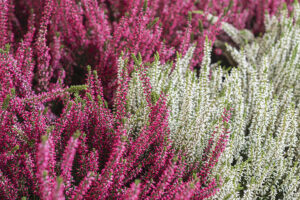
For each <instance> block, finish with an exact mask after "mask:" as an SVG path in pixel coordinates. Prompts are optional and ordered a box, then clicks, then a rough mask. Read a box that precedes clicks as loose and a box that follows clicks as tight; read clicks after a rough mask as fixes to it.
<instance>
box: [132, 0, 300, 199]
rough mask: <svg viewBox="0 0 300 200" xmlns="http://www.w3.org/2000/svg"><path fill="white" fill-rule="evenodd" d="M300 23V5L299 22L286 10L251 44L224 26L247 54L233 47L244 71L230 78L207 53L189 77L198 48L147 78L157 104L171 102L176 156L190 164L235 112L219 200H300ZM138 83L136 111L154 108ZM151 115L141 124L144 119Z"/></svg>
mask: <svg viewBox="0 0 300 200" xmlns="http://www.w3.org/2000/svg"><path fill="white" fill-rule="evenodd" d="M298 18H299V4H298V3H296V4H295V7H294V11H293V13H292V17H291V18H288V16H287V11H286V10H284V11H283V12H282V13H281V15H280V18H275V17H273V18H270V17H269V16H267V17H266V19H267V20H266V27H267V30H266V34H265V35H264V36H263V37H262V38H257V39H253V40H254V41H252V43H249V44H247V42H246V41H244V40H245V39H246V38H247V36H245V33H244V31H242V32H241V31H238V30H237V29H234V28H233V27H232V26H230V25H229V24H225V26H224V25H223V28H224V30H225V31H227V32H228V33H232V34H234V35H233V38H234V39H235V40H236V41H240V43H239V44H240V45H241V49H240V50H237V49H235V48H234V47H230V46H228V49H229V51H230V52H232V57H233V58H234V59H235V60H236V62H237V63H238V66H237V68H232V69H230V71H226V70H224V69H222V68H221V67H219V66H218V65H217V64H211V61H210V53H211V51H212V50H211V48H210V45H205V48H204V49H205V51H204V52H205V55H204V58H203V62H202V65H201V70H200V72H199V74H197V72H196V71H195V72H192V71H190V70H189V63H190V60H191V57H192V53H193V50H194V47H191V48H190V49H189V51H188V52H187V53H186V55H185V56H184V57H183V58H181V57H182V56H181V55H179V54H178V58H177V62H176V64H175V68H174V69H173V65H172V64H171V65H163V64H161V63H160V62H159V58H158V55H156V61H155V62H154V63H153V64H152V66H151V67H150V68H149V69H148V70H147V72H146V74H147V75H148V77H149V79H150V80H149V82H150V83H151V85H152V90H153V92H152V96H151V98H154V99H155V98H156V96H157V94H159V93H160V92H161V91H163V92H165V93H166V94H167V102H168V103H167V104H168V106H169V107H170V110H171V111H170V118H169V125H170V131H171V137H172V139H173V140H174V148H175V149H178V150H182V151H184V152H186V155H187V157H188V158H189V162H197V161H199V160H201V155H202V153H203V152H204V153H205V150H204V148H202V147H203V145H204V144H209V142H210V140H209V139H208V137H209V134H208V130H210V129H211V127H212V126H215V125H216V124H217V123H218V120H219V118H218V117H219V115H220V113H221V111H222V108H224V107H226V106H228V105H230V106H231V107H232V110H233V111H232V117H231V118H232V123H231V124H230V130H231V131H230V132H231V133H230V136H229V143H228V145H227V148H226V149H225V152H224V153H223V154H222V156H221V160H220V161H219V162H218V164H217V166H216V167H215V168H214V173H213V176H220V177H222V183H223V184H222V186H221V188H220V191H218V192H217V194H216V195H215V196H213V197H211V198H213V199H232V198H233V199H260V198H267V199H297V198H299V194H300V192H299V184H298V181H299V169H300V166H299V163H298V162H297V160H298V159H299V148H298V146H299V142H298V141H299V131H300V129H299V128H300V127H299V121H300V117H299V106H298V105H297V104H298V102H299V87H298V86H299V55H300V54H299V48H298V46H299V19H298ZM228 29H230V30H232V31H228ZM232 34H231V35H232ZM207 42H208V41H207ZM279 55H280V56H279ZM140 63H141V61H140V60H137V66H138V65H140ZM134 76H135V77H136V78H135V79H132V82H131V84H130V86H131V87H133V88H132V89H131V90H130V92H131V93H132V98H131V99H129V100H128V102H130V103H129V104H130V107H131V108H130V109H131V110H137V105H139V104H143V103H144V102H145V101H146V100H145V99H146V97H145V96H143V95H142V91H141V90H139V89H138V87H139V85H141V84H142V82H139V81H138V80H139V78H138V77H139V76H141V75H139V76H138V75H137V74H135V75H134ZM144 112H146V111H145V110H141V112H140V115H137V116H136V117H137V118H144V117H145V115H143V113H144ZM199 130H200V131H199ZM215 134H218V131H216V132H215Z"/></svg>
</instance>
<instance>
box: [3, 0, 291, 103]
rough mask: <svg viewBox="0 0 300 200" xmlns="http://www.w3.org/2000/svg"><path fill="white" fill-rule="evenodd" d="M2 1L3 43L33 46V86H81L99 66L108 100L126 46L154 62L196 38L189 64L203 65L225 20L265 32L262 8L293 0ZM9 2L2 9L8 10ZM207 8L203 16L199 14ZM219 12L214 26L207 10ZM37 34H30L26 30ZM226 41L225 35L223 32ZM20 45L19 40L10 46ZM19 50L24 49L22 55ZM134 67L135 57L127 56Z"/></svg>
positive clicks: (40, 88)
mask: <svg viewBox="0 0 300 200" xmlns="http://www.w3.org/2000/svg"><path fill="white" fill-rule="evenodd" d="M2 2H3V3H1V22H0V27H1V32H3V34H2V36H1V39H0V40H1V45H2V47H3V45H5V44H6V43H12V44H18V42H19V41H20V40H23V41H25V39H26V37H27V36H28V37H29V38H30V37H32V38H31V40H27V42H26V45H27V46H28V47H30V48H31V49H34V51H33V52H32V53H33V57H32V58H33V60H34V63H33V66H34V69H35V75H34V81H33V84H34V91H35V92H42V91H46V90H47V89H51V88H52V87H56V86H55V84H53V83H56V82H58V80H61V82H62V83H64V84H66V85H68V86H70V85H73V84H83V83H84V79H82V77H81V75H82V74H85V73H86V68H85V66H86V65H88V64H89V65H91V66H92V67H93V68H94V69H96V70H97V71H98V73H99V75H100V77H101V79H102V82H103V87H104V91H103V92H104V95H105V98H106V99H107V100H108V103H109V106H110V107H111V105H112V103H113V100H112V99H113V97H114V94H115V92H114V91H115V90H116V85H117V84H116V74H117V63H118V57H119V56H120V53H121V52H122V51H124V52H128V54H131V53H134V54H137V53H138V52H140V53H141V55H142V57H143V60H144V61H145V62H152V61H153V56H154V54H155V52H159V54H160V58H161V61H162V62H164V61H167V60H169V59H174V58H175V57H176V54H175V51H179V52H180V53H182V54H185V53H186V51H187V49H188V46H189V44H190V43H193V42H197V45H196V48H195V50H194V51H195V56H194V57H193V59H192V61H191V62H192V63H191V68H193V67H195V68H199V67H200V64H201V62H202V57H203V47H204V41H205V37H206V36H207V37H208V38H209V39H210V40H211V41H212V44H211V45H213V44H214V40H215V39H216V37H217V36H218V35H219V33H220V23H221V22H222V21H225V22H229V23H232V24H234V25H235V26H236V27H238V28H239V29H242V28H249V29H251V30H253V31H254V32H255V33H257V32H263V30H264V27H263V23H262V22H263V20H264V13H265V12H266V11H268V12H269V13H270V14H271V15H273V14H275V13H276V11H277V8H278V7H280V5H282V3H283V2H286V3H287V5H288V6H290V5H291V1H290V0H286V1H283V0H268V1H261V2H260V1H236V0H234V1H229V0H228V1H227V0H226V1H223V0H222V1H196V2H195V1H190V0H189V1H169V0H167V1H166V0H155V1H146V0H145V1H109V0H108V1H97V0H81V1H75V0H60V1H58V0H47V1H43V2H42V3H41V2H40V1H39V0H28V1H22V0H21V1H12V0H5V1H2ZM2 8H3V9H2ZM198 10H202V11H204V12H203V13H204V15H199V14H196V13H194V11H198ZM209 13H212V14H214V15H216V16H218V17H219V18H218V19H219V20H218V21H217V23H216V24H214V25H211V24H210V23H209V19H207V16H208V15H209ZM29 33H30V34H31V36H30V35H28V34H29ZM218 38H219V39H221V40H228V38H226V37H224V34H222V35H219V36H218ZM12 47H13V49H14V51H15V50H16V48H17V45H12ZM20 55H21V54H20ZM129 63H130V65H128V68H132V65H133V61H132V60H131V59H129Z"/></svg>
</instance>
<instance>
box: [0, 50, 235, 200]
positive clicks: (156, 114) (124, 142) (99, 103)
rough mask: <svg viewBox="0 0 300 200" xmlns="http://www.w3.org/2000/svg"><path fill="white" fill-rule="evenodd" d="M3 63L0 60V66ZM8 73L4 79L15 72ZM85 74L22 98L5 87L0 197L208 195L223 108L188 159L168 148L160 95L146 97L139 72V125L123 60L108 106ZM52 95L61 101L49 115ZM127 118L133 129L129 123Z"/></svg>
mask: <svg viewBox="0 0 300 200" xmlns="http://www.w3.org/2000/svg"><path fill="white" fill-rule="evenodd" d="M1 55H3V56H4V57H8V58H9V55H10V53H9V52H8V50H5V51H2V52H1ZM6 62H7V61H5V60H4V61H3V59H2V60H1V64H2V65H1V66H3V67H4V66H5V65H6V64H7V63H6ZM7 71H8V70H7ZM9 72H10V73H11V74H8V76H7V79H8V80H10V79H11V80H10V81H8V83H9V82H12V80H13V79H14V77H15V76H14V75H15V74H16V73H17V71H9ZM88 72H89V73H88V78H87V81H86V84H85V85H77V86H71V87H69V88H68V87H66V88H64V89H57V90H53V91H49V92H43V93H41V94H39V95H35V94H29V95H27V96H25V97H23V96H22V95H20V94H19V93H18V92H17V91H16V90H14V89H10V90H8V91H6V97H5V98H4V99H2V100H1V103H0V105H1V110H0V111H1V112H0V117H1V129H0V130H1V132H0V134H1V144H3V145H2V146H1V149H0V150H1V154H0V155H1V163H0V172H1V182H0V183H1V185H0V186H1V187H0V196H1V198H3V199H17V198H29V199H33V198H41V199H64V198H67V199H95V198H96V199H97V198H102V199H110V198H117V199H145V198H154V199H161V198H165V199H187V198H188V199H189V198H193V199H195V198H196V199H205V198H208V197H210V196H212V195H213V194H215V192H216V190H217V185H218V184H219V180H215V179H213V178H210V177H209V174H210V173H211V170H212V167H213V166H214V165H215V164H216V162H217V161H218V157H219V156H220V154H221V152H222V151H223V150H224V147H225V145H226V142H227V135H228V131H229V130H228V121H229V118H230V115H229V113H228V112H227V111H226V110H225V111H224V113H223V122H222V134H221V135H220V136H217V137H218V140H217V143H216V144H215V143H214V142H213V141H212V139H211V142H209V143H208V144H207V145H206V152H207V153H206V154H203V158H202V163H197V164H196V165H189V164H188V163H187V162H186V160H185V158H184V155H183V154H181V153H180V152H175V151H174V150H173V149H172V141H171V140H170V137H169V135H170V130H169V127H168V115H169V114H168V113H169V111H168V109H167V104H166V98H165V97H164V94H161V95H159V96H156V98H155V100H154V99H153V98H151V96H152V95H151V93H149V92H151V84H150V82H147V77H145V76H143V78H142V82H143V84H142V85H141V88H142V90H143V94H144V95H145V96H146V97H147V98H146V102H145V103H146V104H145V105H146V110H147V111H148V112H147V118H146V119H145V120H144V122H143V123H140V121H141V120H140V119H135V118H133V117H131V115H134V112H128V111H127V110H126V107H128V106H127V98H128V97H127V96H128V95H129V93H128V90H129V89H128V87H129V84H128V82H129V81H130V79H131V78H130V76H129V74H128V71H127V69H126V68H125V63H123V62H122V61H120V68H119V73H118V90H117V92H116V98H115V100H114V108H113V111H111V110H110V109H109V108H108V107H107V104H106V102H105V100H104V98H103V89H102V84H101V81H100V80H99V78H98V76H97V72H96V71H94V72H92V71H91V69H89V70H88ZM3 88H4V87H3ZM3 92H4V91H3ZM3 94H4V93H3ZM53 101H60V102H61V104H62V106H63V108H62V110H61V111H60V112H59V113H58V114H57V115H56V116H53V111H51V102H53ZM52 104H53V103H52ZM141 107H142V105H141ZM138 109H139V108H138ZM134 124H137V125H139V126H140V127H141V128H140V129H134V128H130V126H132V127H135V126H134ZM140 124H142V125H140ZM132 133H133V134H132ZM132 135H135V137H132Z"/></svg>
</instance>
